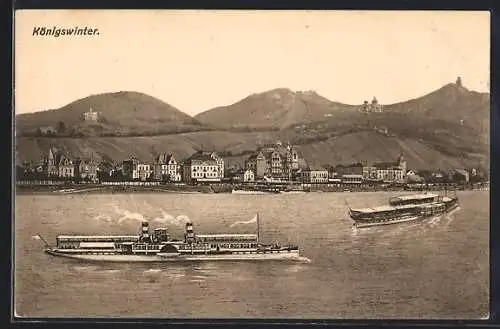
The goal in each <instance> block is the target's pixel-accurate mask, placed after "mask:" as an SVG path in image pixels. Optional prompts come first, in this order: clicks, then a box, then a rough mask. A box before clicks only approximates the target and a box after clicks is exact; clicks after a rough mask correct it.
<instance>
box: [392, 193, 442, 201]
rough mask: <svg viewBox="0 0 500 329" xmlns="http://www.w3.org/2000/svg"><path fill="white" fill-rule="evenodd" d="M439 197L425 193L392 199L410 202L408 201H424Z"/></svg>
mask: <svg viewBox="0 0 500 329" xmlns="http://www.w3.org/2000/svg"><path fill="white" fill-rule="evenodd" d="M435 197H438V195H437V194H433V193H424V194H413V195H400V196H396V197H394V198H391V201H392V200H394V201H395V200H400V201H408V200H422V199H428V198H435Z"/></svg>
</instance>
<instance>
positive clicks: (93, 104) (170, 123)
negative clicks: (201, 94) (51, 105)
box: [16, 91, 203, 136]
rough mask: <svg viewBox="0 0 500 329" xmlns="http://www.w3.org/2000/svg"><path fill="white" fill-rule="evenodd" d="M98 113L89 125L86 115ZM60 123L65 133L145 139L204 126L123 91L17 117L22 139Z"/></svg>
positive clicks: (143, 96) (150, 99)
mask: <svg viewBox="0 0 500 329" xmlns="http://www.w3.org/2000/svg"><path fill="white" fill-rule="evenodd" d="M91 108H92V110H93V111H95V112H98V114H99V120H98V121H97V122H93V121H90V122H88V121H85V120H84V115H83V113H84V112H88V111H89V110H90V109H91ZM59 122H62V123H63V124H64V126H65V127H66V129H65V132H68V133H69V132H73V133H81V134H84V135H87V136H88V135H91V136H92V135H94V136H99V135H101V136H106V135H108V136H110V135H141V134H159V133H176V132H184V131H197V130H200V129H203V126H202V124H200V123H199V122H198V121H197V120H195V119H193V118H192V117H190V116H189V115H187V114H185V113H183V112H181V111H180V110H178V109H176V108H175V107H173V106H172V105H170V104H167V103H165V102H163V101H161V100H159V99H157V98H154V97H151V96H149V95H146V94H143V93H138V92H131V91H121V92H116V93H105V94H99V95H92V96H89V97H85V98H82V99H79V100H77V101H75V102H72V103H70V104H68V105H66V106H64V107H62V108H59V109H55V110H47V111H41V112H35V113H28V114H20V115H17V116H16V130H17V133H18V135H27V134H30V133H31V134H33V133H34V132H35V131H36V130H37V128H44V127H53V128H54V129H57V128H58V127H57V126H58V125H59Z"/></svg>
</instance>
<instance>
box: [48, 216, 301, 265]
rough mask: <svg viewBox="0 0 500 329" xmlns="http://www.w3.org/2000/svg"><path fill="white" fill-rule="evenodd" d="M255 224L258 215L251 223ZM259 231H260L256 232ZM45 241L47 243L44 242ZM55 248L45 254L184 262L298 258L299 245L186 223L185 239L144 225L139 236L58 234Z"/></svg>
mask: <svg viewBox="0 0 500 329" xmlns="http://www.w3.org/2000/svg"><path fill="white" fill-rule="evenodd" d="M254 220H255V221H256V222H257V223H258V215H257V216H256V217H254V219H252V220H251V221H248V222H242V223H245V224H247V223H249V222H253V221H254ZM257 231H259V230H257ZM44 241H45V240H44ZM56 241H57V243H56V246H53V247H50V246H48V245H47V248H46V249H45V252H46V253H48V254H50V255H52V256H58V257H65V258H72V259H78V260H84V261H100V262H183V261H219V260H231V261H240V260H241V261H243V260H292V259H299V258H300V256H299V248H298V247H297V246H292V245H285V246H281V245H278V244H273V245H265V244H261V243H260V242H259V233H258V232H257V234H199V235H198V234H195V232H194V228H193V224H192V223H187V224H186V230H185V233H184V240H175V239H174V240H173V239H170V237H169V235H168V234H167V229H166V228H157V229H155V231H154V233H153V234H152V235H150V234H149V224H148V222H143V224H142V229H141V232H140V234H139V235H137V236H134V235H111V236H102V235H101V236H99V235H98V236H77V235H59V236H58V237H57V239H56Z"/></svg>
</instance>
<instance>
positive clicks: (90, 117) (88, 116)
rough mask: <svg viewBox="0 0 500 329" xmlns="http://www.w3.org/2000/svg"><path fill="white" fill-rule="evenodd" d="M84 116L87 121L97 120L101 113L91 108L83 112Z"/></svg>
mask: <svg viewBox="0 0 500 329" xmlns="http://www.w3.org/2000/svg"><path fill="white" fill-rule="evenodd" d="M83 116H84V117H85V121H97V119H98V117H99V114H98V112H95V111H94V110H92V108H90V109H89V111H88V112H85V113H83Z"/></svg>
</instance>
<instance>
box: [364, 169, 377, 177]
mask: <svg viewBox="0 0 500 329" xmlns="http://www.w3.org/2000/svg"><path fill="white" fill-rule="evenodd" d="M363 179H364V180H376V179H377V168H376V167H374V166H363Z"/></svg>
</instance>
